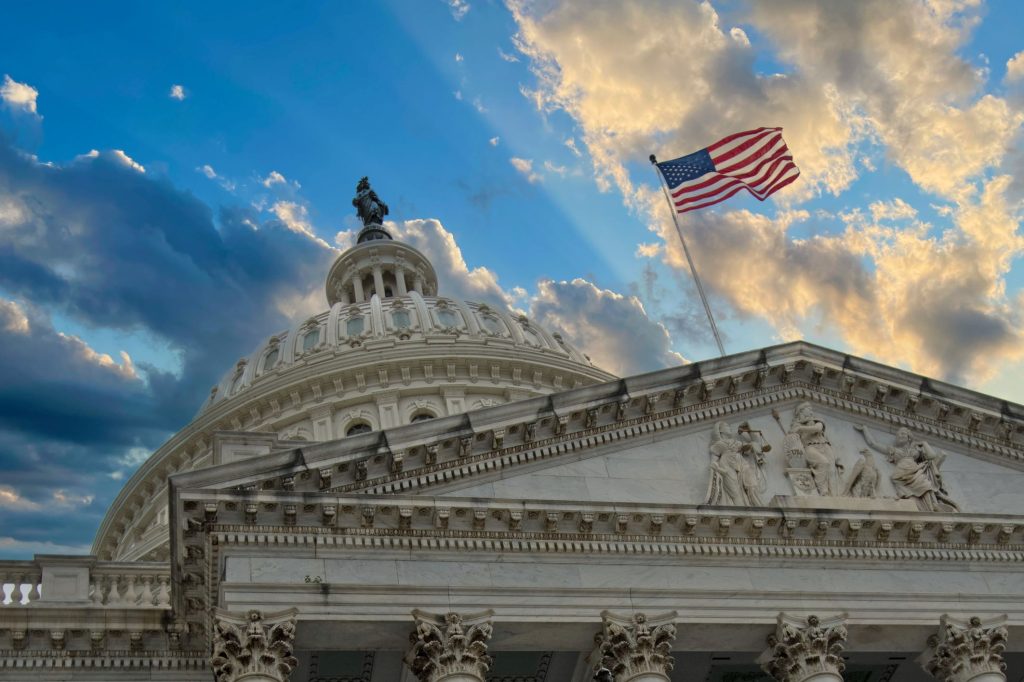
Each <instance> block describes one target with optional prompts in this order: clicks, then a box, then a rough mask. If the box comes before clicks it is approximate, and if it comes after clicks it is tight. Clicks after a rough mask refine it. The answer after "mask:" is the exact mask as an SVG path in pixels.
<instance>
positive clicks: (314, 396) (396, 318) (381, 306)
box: [92, 190, 615, 561]
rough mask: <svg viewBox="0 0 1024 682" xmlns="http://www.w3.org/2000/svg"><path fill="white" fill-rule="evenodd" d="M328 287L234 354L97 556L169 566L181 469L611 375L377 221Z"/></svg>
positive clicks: (154, 461) (128, 491)
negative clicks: (297, 314)
mask: <svg viewBox="0 0 1024 682" xmlns="http://www.w3.org/2000/svg"><path fill="white" fill-rule="evenodd" d="M369 191H370V192H371V193H372V190H369ZM373 198H374V199H376V195H374V196H373ZM383 213H386V207H385V209H384V211H383ZM373 217H374V218H376V219H377V220H379V218H380V217H382V216H381V215H380V214H378V215H377V216H373ZM365 221H366V218H365V217H364V222H365ZM326 293H327V301H328V303H329V305H330V308H329V309H328V310H326V311H324V312H322V313H320V314H318V315H314V316H312V317H309V318H308V319H304V320H300V321H298V322H297V323H296V324H294V325H293V326H292V327H291V328H289V329H286V330H282V331H279V332H278V333H276V334H273V335H271V336H270V337H269V338H267V339H266V340H265V341H264V342H263V343H261V344H260V345H259V346H258V347H257V348H255V349H254V350H253V351H252V352H251V353H250V354H249V355H246V356H245V357H242V358H241V359H239V360H238V361H237V362H236V363H235V365H234V366H233V367H232V368H231V369H229V370H228V371H227V372H226V373H225V374H224V376H223V377H222V378H221V380H220V381H219V382H218V383H217V384H216V385H215V386H213V387H212V389H211V390H210V394H209V396H208V397H207V399H206V400H205V402H204V403H203V406H202V408H201V409H200V411H199V413H198V414H197V415H196V417H195V418H194V419H193V421H192V422H191V423H190V424H188V425H187V426H186V427H185V428H183V429H182V430H181V431H179V432H178V433H177V434H175V435H174V436H173V437H171V438H170V439H169V440H168V441H167V442H166V443H165V444H164V445H163V446H162V447H160V448H159V449H158V450H157V451H156V452H154V453H153V455H152V456H151V457H150V458H149V459H148V460H147V461H146V462H145V463H144V464H143V465H142V466H141V467H140V468H139V470H138V471H137V472H136V473H135V475H134V476H133V477H132V478H131V479H130V480H129V481H128V482H127V484H126V485H125V487H124V488H123V490H122V491H121V493H120V494H119V496H118V498H117V500H115V502H114V503H113V504H112V505H111V506H110V508H109V510H108V512H107V515H106V517H105V518H104V520H103V523H102V524H101V526H100V529H99V532H98V533H97V536H96V539H95V541H94V544H93V549H92V552H93V553H94V554H96V555H97V556H99V558H101V559H106V560H126V561H127V560H140V559H143V560H163V559H166V558H167V551H168V548H167V542H168V532H167V523H168V518H167V484H168V478H169V477H170V476H171V475H173V474H175V473H178V472H182V471H189V470H193V469H200V468H203V467H208V466H212V465H215V464H220V463H223V462H225V461H231V460H232V459H239V458H242V457H245V456H255V455H261V454H268V453H270V452H274V451H278V450H284V449H290V448H294V447H301V445H302V443H303V442H309V441H330V440H335V439H339V438H345V437H347V436H352V435H356V434H359V433H365V432H368V431H376V430H379V429H389V428H394V427H400V426H403V425H407V424H412V423H415V422H420V421H425V420H428V419H433V418H438V417H445V416H450V415H455V414H461V413H464V412H469V411H472V410H477V409H481V408H485V407H490V406H493V405H499V404H504V403H507V402H512V401H516V400H522V399H525V398H529V397H533V396H537V395H544V394H550V393H554V392H558V391H562V390H566V389H570V388H574V387H578V386H585V385H590V384H596V383H601V382H604V381H608V380H611V379H614V378H615V377H614V375H612V374H609V373H608V372H605V371H603V370H601V369H599V368H597V367H594V366H593V365H592V364H591V362H590V360H589V358H587V357H586V356H585V355H583V354H582V353H581V352H580V351H579V350H578V349H576V348H574V347H573V346H571V345H570V344H569V343H567V342H566V340H565V339H564V338H562V337H561V336H560V335H559V334H557V333H551V332H549V331H548V330H546V329H543V328H542V327H540V326H538V325H537V324H535V323H534V322H532V321H531V320H529V319H527V317H525V316H523V315H515V314H510V313H509V312H507V311H505V310H500V309H498V308H496V307H492V306H489V305H487V304H485V303H474V302H470V301H462V300H458V299H453V298H448V297H445V296H443V295H442V292H439V291H438V282H437V275H436V273H435V271H434V268H433V266H432V265H431V263H430V261H429V260H428V259H427V257H426V256H424V255H423V254H422V253H421V252H420V251H418V250H416V249H414V248H412V247H411V246H409V245H407V244H403V243H402V242H399V241H396V240H394V239H393V238H392V237H391V235H390V234H389V233H388V232H387V230H386V228H385V227H384V226H383V225H382V224H380V222H374V221H373V220H371V221H370V222H367V223H366V225H365V226H364V228H363V229H362V230H361V232H360V233H359V237H358V240H357V244H356V245H355V246H353V247H352V248H350V249H348V250H347V251H345V252H344V253H342V254H341V255H340V256H339V257H338V258H337V260H336V261H335V262H334V265H333V266H332V267H331V269H330V271H329V273H328V275H327V280H326ZM268 436H269V437H270V438H269V440H268ZM268 443H269V444H268Z"/></svg>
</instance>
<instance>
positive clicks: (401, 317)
mask: <svg viewBox="0 0 1024 682" xmlns="http://www.w3.org/2000/svg"><path fill="white" fill-rule="evenodd" d="M391 321H392V322H393V323H394V325H395V329H408V328H409V327H411V326H412V323H411V322H410V321H409V312H408V311H406V310H395V311H393V312H392V313H391Z"/></svg>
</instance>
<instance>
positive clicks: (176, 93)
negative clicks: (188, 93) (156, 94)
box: [167, 85, 185, 102]
mask: <svg viewBox="0 0 1024 682" xmlns="http://www.w3.org/2000/svg"><path fill="white" fill-rule="evenodd" d="M167 96H168V97H170V98H171V99H176V100H178V101H179V102H180V101H182V100H183V99H185V86H183V85H172V86H171V91H170V92H169V93H167Z"/></svg>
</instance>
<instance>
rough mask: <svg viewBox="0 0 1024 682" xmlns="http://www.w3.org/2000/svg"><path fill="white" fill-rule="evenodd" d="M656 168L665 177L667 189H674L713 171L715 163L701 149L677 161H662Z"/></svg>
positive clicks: (706, 152)
mask: <svg viewBox="0 0 1024 682" xmlns="http://www.w3.org/2000/svg"><path fill="white" fill-rule="evenodd" d="M658 168H660V169H661V173H662V175H664V176H665V182H667V183H668V187H669V189H675V188H676V187H678V186H679V185H681V184H683V183H684V182H688V181H690V180H693V179H695V178H699V177H700V176H702V175H704V174H705V173H710V172H711V171H713V170H715V163H714V162H713V161H712V160H711V154H710V153H708V150H707V149H701V150H700V151H699V152H694V153H693V154H687V155H686V156H680V157H679V158H678V159H672V160H671V161H662V162H660V163H658Z"/></svg>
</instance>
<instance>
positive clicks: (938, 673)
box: [919, 615, 1007, 682]
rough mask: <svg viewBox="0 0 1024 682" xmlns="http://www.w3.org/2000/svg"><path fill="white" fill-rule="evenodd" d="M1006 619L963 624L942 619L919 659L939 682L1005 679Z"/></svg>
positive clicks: (945, 616)
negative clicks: (936, 632) (936, 631)
mask: <svg viewBox="0 0 1024 682" xmlns="http://www.w3.org/2000/svg"><path fill="white" fill-rule="evenodd" d="M1006 620H1007V618H1006V616H1001V617H999V618H993V619H990V620H985V621H983V620H982V619H981V618H978V617H977V616H973V617H972V618H970V619H969V620H967V621H963V620H959V619H956V618H953V617H951V616H949V615H944V616H943V617H942V619H941V621H940V624H939V632H938V634H935V635H932V636H931V637H930V638H928V649H926V650H925V652H924V653H923V654H922V655H921V658H920V659H919V660H920V661H921V664H922V665H923V667H924V669H925V670H927V671H928V672H929V673H931V674H932V675H934V676H935V678H936V679H938V680H939V682H971V680H975V681H976V682H1002V681H1003V680H1005V679H1006V674H1005V672H1006V663H1004V662H1003V650H1004V649H1005V648H1006V636H1007V632H1006V625H1005V623H1006Z"/></svg>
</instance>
